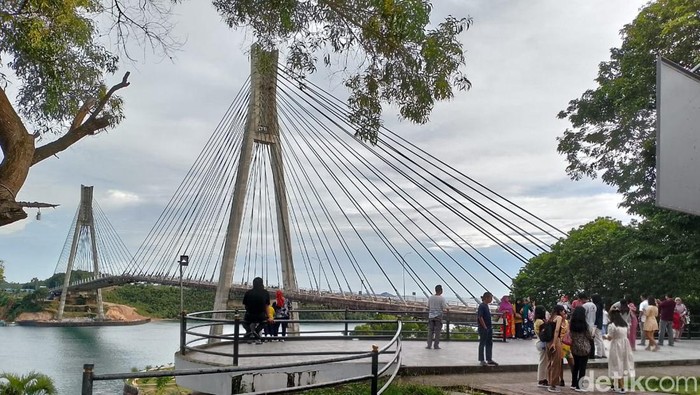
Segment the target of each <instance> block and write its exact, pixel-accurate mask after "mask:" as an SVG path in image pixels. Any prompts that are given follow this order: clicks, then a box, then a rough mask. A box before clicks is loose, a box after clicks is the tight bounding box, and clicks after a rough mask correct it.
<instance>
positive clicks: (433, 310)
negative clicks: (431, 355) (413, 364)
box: [426, 284, 447, 350]
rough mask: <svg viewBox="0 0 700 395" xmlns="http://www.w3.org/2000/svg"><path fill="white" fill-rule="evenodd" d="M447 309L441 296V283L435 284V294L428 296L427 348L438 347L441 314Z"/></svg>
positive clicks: (437, 348)
mask: <svg viewBox="0 0 700 395" xmlns="http://www.w3.org/2000/svg"><path fill="white" fill-rule="evenodd" d="M445 310H447V302H446V301H445V297H444V296H442V285H440V284H438V285H436V286H435V295H431V296H430V297H429V298H428V346H427V347H426V348H427V349H430V348H435V349H436V350H439V349H440V332H441V331H442V314H443V312H444V311H445Z"/></svg>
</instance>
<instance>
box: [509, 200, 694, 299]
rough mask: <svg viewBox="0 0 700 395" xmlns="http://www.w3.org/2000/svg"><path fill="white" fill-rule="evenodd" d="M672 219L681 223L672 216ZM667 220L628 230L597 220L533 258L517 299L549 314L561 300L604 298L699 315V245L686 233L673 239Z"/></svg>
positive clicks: (516, 288)
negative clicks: (675, 301)
mask: <svg viewBox="0 0 700 395" xmlns="http://www.w3.org/2000/svg"><path fill="white" fill-rule="evenodd" d="M669 215H670V216H671V217H672V218H675V219H678V218H680V217H678V216H675V215H671V214H669ZM668 221H669V219H668V218H657V217H652V218H650V219H647V220H645V221H642V222H640V223H637V222H633V223H632V224H630V225H628V226H624V225H622V224H621V223H620V222H619V221H615V220H612V219H609V218H598V219H596V220H595V221H592V222H589V223H587V224H585V225H582V226H580V227H579V228H577V229H574V230H572V231H571V232H570V233H569V237H568V238H566V239H561V240H559V241H558V242H557V243H556V244H555V245H554V246H552V250H551V252H548V253H543V254H540V255H538V256H536V257H534V258H532V259H531V260H530V261H529V262H528V263H527V264H526V265H525V266H524V267H523V268H522V269H521V270H520V272H519V273H518V275H517V276H516V278H515V280H514V281H513V292H514V293H515V294H516V295H518V296H529V297H534V298H535V299H536V300H538V301H541V302H542V304H543V305H544V306H545V307H547V308H550V307H551V306H552V305H553V304H554V303H555V302H556V301H557V300H558V299H559V296H560V295H562V294H567V295H572V294H576V293H578V292H580V291H585V292H587V293H588V294H595V293H597V294H600V295H601V296H602V297H603V298H604V299H607V300H608V301H616V300H619V299H620V298H621V297H622V296H624V295H630V296H632V297H633V298H634V300H635V302H636V301H637V296H638V295H641V294H647V295H654V296H660V295H664V294H666V293H668V292H670V293H672V294H673V295H676V296H680V297H682V298H684V300H685V303H686V304H687V305H688V306H689V308H690V309H691V310H695V309H696V306H700V304H698V297H697V296H696V295H699V294H700V281H699V280H700V277H699V276H700V274H699V273H698V271H697V270H696V268H697V267H698V264H699V262H698V253H697V251H699V248H698V243H699V242H700V241H698V240H697V239H695V240H690V239H688V238H687V237H686V236H687V233H684V232H681V235H674V236H673V237H669V232H668V230H669V229H668V226H666V225H665V224H667V223H668Z"/></svg>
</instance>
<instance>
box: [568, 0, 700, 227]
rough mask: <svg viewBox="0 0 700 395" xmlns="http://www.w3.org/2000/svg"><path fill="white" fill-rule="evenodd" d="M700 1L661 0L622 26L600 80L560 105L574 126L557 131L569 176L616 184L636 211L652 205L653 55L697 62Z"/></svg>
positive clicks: (626, 203)
mask: <svg viewBox="0 0 700 395" xmlns="http://www.w3.org/2000/svg"><path fill="white" fill-rule="evenodd" d="M698 15H700V2H698V1H696V0H657V1H652V2H650V3H649V4H648V5H647V6H645V7H644V8H643V9H642V10H641V11H640V13H639V15H638V16H637V17H636V18H635V19H634V21H633V22H632V23H630V24H628V25H625V27H624V28H623V29H622V31H621V36H622V40H623V41H622V45H621V46H620V48H612V49H611V50H610V60H609V61H605V62H602V63H601V64H600V67H599V72H598V78H597V79H596V81H597V83H598V87H597V88H595V89H589V90H587V91H586V92H584V93H583V95H582V96H581V97H580V98H578V99H575V100H572V101H571V102H569V106H568V107H567V108H566V109H565V110H564V111H561V112H560V113H559V115H558V116H559V118H568V120H569V121H570V122H571V125H572V127H573V129H567V130H566V131H565V132H564V134H563V136H562V137H559V138H558V141H559V143H558V147H557V150H558V151H559V153H560V154H563V155H565V156H566V160H567V162H568V166H567V168H566V171H567V173H568V174H569V176H570V177H571V178H572V179H575V180H577V179H580V178H582V177H591V178H595V177H597V176H598V175H600V177H601V179H602V180H603V181H604V182H605V183H606V184H609V185H612V186H615V187H616V188H617V191H618V192H619V193H621V194H622V195H623V197H624V200H623V203H622V205H623V206H624V207H626V208H628V209H629V210H630V211H631V212H633V213H637V214H642V215H650V214H652V213H653V212H654V211H655V210H654V208H653V202H654V187H655V177H656V174H655V162H656V156H655V155H656V141H655V122H656V58H657V56H664V57H666V58H668V59H670V60H672V61H674V62H676V63H678V64H680V65H682V66H684V67H688V68H690V67H692V66H693V65H696V64H698V63H700V18H699V17H698Z"/></svg>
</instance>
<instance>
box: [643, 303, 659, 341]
mask: <svg viewBox="0 0 700 395" xmlns="http://www.w3.org/2000/svg"><path fill="white" fill-rule="evenodd" d="M647 301H648V303H647V307H646V308H645V309H644V315H645V320H644V328H643V329H644V336H645V337H646V338H647V340H649V345H648V346H647V347H646V348H645V350H647V351H648V350H651V351H658V350H659V345H658V344H656V340H654V332H655V331H656V330H658V329H659V323H658V322H656V317H657V316H658V315H659V309H658V308H657V307H656V300H654V298H653V297H651V296H650V297H649V299H647Z"/></svg>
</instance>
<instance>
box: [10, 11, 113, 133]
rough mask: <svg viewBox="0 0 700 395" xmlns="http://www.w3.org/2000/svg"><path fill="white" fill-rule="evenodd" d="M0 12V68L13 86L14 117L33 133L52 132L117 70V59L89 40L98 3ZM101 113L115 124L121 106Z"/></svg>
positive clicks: (92, 36) (94, 32)
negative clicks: (35, 129) (10, 75)
mask: <svg viewBox="0 0 700 395" xmlns="http://www.w3.org/2000/svg"><path fill="white" fill-rule="evenodd" d="M0 7H2V8H1V9H0V15H1V18H2V31H1V32H0V34H1V38H2V39H0V55H1V56H2V57H1V58H0V67H6V68H9V69H10V70H12V72H13V74H14V76H15V77H16V78H17V80H18V81H19V84H18V85H19V94H18V98H17V99H18V107H19V110H20V113H21V115H22V116H24V117H25V119H27V120H28V121H30V122H32V123H34V124H35V125H37V127H38V131H40V132H45V131H49V130H58V126H59V125H61V126H65V124H67V123H68V122H70V121H71V120H72V119H73V117H74V116H75V114H76V113H77V112H78V110H79V109H80V107H81V105H82V104H83V102H84V101H85V100H86V99H87V98H93V97H99V96H100V93H101V94H102V95H104V93H105V92H106V87H105V85H104V83H103V81H102V76H103V74H104V73H114V72H115V71H116V70H117V61H118V57H117V56H116V55H114V54H111V53H110V52H109V51H108V50H107V49H106V48H105V47H103V46H101V45H99V44H97V43H96V40H95V39H96V36H97V28H96V25H95V22H94V18H96V16H97V15H98V14H99V13H100V12H102V11H103V10H104V9H103V7H102V5H101V3H100V1H98V0H67V1H43V0H27V1H24V0H8V1H4V2H3V3H2V6H0ZM0 78H1V79H2V82H3V83H4V84H8V83H9V82H10V81H9V79H8V77H7V76H6V75H0ZM105 110H106V111H107V113H109V114H110V115H112V116H113V119H115V120H118V119H120V117H121V100H120V99H118V98H113V100H112V101H111V102H110V103H109V106H108V108H106V109H105ZM62 129H63V128H61V130H62Z"/></svg>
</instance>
